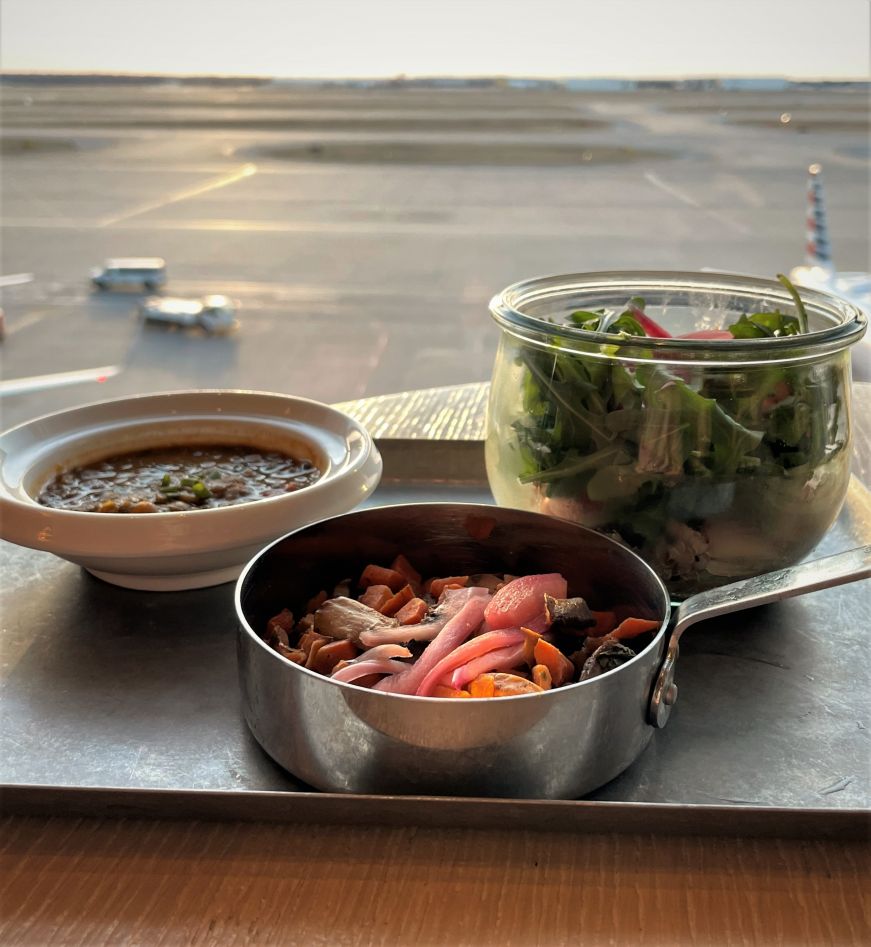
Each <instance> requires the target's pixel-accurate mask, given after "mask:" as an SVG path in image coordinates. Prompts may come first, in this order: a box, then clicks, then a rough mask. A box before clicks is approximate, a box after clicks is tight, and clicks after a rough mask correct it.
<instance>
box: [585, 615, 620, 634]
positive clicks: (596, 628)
mask: <svg viewBox="0 0 871 947" xmlns="http://www.w3.org/2000/svg"><path fill="white" fill-rule="evenodd" d="M591 614H592V616H593V618H595V619H596V624H595V625H593V627H592V628H590V629H589V630H588V634H589V635H590V637H592V638H601V637H602V635H607V634H608V632H609V631H610V630H611V629H612V628H614V627H615V625H616V624H617V616H616V615H615V614H614V613H613V612H592V613H591Z"/></svg>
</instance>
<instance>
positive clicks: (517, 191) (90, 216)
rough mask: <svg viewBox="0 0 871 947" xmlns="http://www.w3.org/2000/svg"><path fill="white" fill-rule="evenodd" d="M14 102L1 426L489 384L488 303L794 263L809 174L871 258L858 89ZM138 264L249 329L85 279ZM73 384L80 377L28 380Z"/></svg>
mask: <svg viewBox="0 0 871 947" xmlns="http://www.w3.org/2000/svg"><path fill="white" fill-rule="evenodd" d="M0 92H2V105H3V127H4V139H3V179H2V203H3V233H2V238H3V242H2V273H3V274H33V279H32V281H29V282H20V283H19V284H18V285H7V286H4V287H3V288H2V290H0V292H2V305H3V308H4V310H5V314H6V338H5V340H4V342H3V343H2V347H0V357H2V378H3V383H4V385H5V386H6V390H5V392H4V391H3V390H2V389H0V394H2V397H0V420H2V426H3V427H4V428H5V427H9V426H11V425H12V424H15V423H18V422H19V421H22V420H25V419H28V418H31V417H34V416H36V415H39V414H42V413H45V412H47V411H52V410H55V409H57V408H60V407H64V406H67V405H75V404H81V403H85V402H87V401H92V400H97V399H99V398H108V397H115V396H119V395H124V394H137V393H145V392H152V391H159V390H167V389H179V388H189V387H245V388H259V389H268V390H275V391H285V392H291V393H294V394H298V395H303V396H306V397H312V398H316V399H319V400H324V401H328V402H331V401H341V400H349V399H354V398H360V397H365V396H369V395H376V394H384V393H389V392H392V391H399V390H403V389H409V388H423V387H429V386H434V385H451V384H461V383H464V382H470V381H479V380H483V379H486V378H487V377H489V373H490V369H491V365H492V361H493V356H494V354H495V347H496V342H497V331H496V328H495V325H494V324H493V323H492V321H491V319H490V318H489V315H488V312H487V303H488V300H489V299H490V297H491V296H492V295H493V294H494V293H496V292H497V291H498V290H500V289H502V288H503V287H504V286H506V285H508V284H509V283H512V282H515V281H517V280H520V279H524V278H527V277H531V276H534V275H540V274H544V273H558V272H573V271H588V270H601V269H623V268H643V269H660V268H665V269H684V270H695V269H699V268H701V267H713V268H717V269H722V270H734V271H741V272H750V273H756V274H762V275H766V276H773V275H774V274H775V273H777V272H784V271H788V270H789V269H790V268H791V267H792V266H794V265H796V264H797V263H800V262H801V259H802V254H803V244H804V218H805V175H806V169H807V166H808V165H809V164H810V163H812V162H818V163H820V164H822V165H823V169H824V181H825V188H826V195H827V199H828V209H829V218H830V219H829V222H830V226H831V231H832V243H833V250H834V254H835V260H836V263H837V265H838V266H839V267H840V268H842V269H866V268H867V266H868V257H869V235H868V227H867V221H868V219H869V177H868V166H869V165H868V149H867V121H868V118H867V96H866V93H864V92H861V91H860V92H856V93H850V92H849V91H828V90H808V91H801V92H784V93H778V94H773V93H765V94H761V93H760V94H756V93H749V92H735V93H728V94H727V93H722V92H718V93H713V92H711V93H688V92H666V91H663V92H645V93H643V94H642V93H639V94H633V93H600V94H597V93H576V92H575V93H572V92H568V91H547V92H538V91H535V90H525V91H518V90H514V89H494V90H483V91H482V90H451V91H450V92H445V91H439V92H436V91H431V92H430V91H427V90H414V91H413V92H411V91H408V90H402V89H397V90H384V89H381V90H351V89H348V90H334V89H333V90H323V89H316V88H314V89H310V90H299V89H286V88H281V87H271V86H267V87H261V88H258V89H253V90H252V89H246V88H243V87H240V88H238V89H233V88H227V87H221V88H219V89H213V88H209V87H191V86H185V85H181V86H178V87H166V88H164V87H160V86H157V87H150V86H149V87H143V88H141V89H138V88H136V87H133V88H130V87H123V88H117V89H116V88H114V87H110V86H99V87H82V86H78V85H58V86H49V85H42V84H40V85H34V86H23V85H19V84H14V85H5V84H4V85H3V87H2V90H0ZM784 116H788V120H787V121H784V120H783V117H784ZM127 255H131V256H133V255H135V256H152V255H156V256H162V257H164V258H165V259H166V260H167V264H168V271H169V283H168V285H167V287H166V289H165V292H166V293H167V294H172V295H175V294H179V295H186V294H202V293H206V292H216V293H227V294H229V295H232V296H234V297H235V298H237V299H238V300H239V303H240V328H239V331H238V332H237V333H235V334H234V335H232V336H229V337H226V338H210V337H206V336H202V335H198V334H196V333H194V332H183V331H171V330H167V329H166V328H157V327H154V326H146V325H144V324H143V323H142V322H141V320H140V318H139V316H138V314H137V309H136V304H137V301H138V299H139V296H138V295H137V294H135V293H106V294H101V293H97V292H94V291H92V290H91V288H90V286H89V283H88V273H89V269H90V267H91V266H94V265H96V264H99V263H101V262H102V260H103V259H104V258H105V257H109V256H127ZM103 366H114V367H117V369H118V371H117V373H116V374H114V375H111V376H108V377H105V376H101V377H102V380H97V379H96V378H94V379H89V378H88V377H87V372H89V371H93V370H94V369H95V368H99V367H103ZM83 373H85V374H83ZM55 374H57V375H69V376H70V377H74V378H77V379H78V380H77V381H76V383H71V384H55V385H52V386H50V387H49V386H43V387H40V386H39V385H38V384H32V385H28V384H27V380H28V379H33V378H39V377H42V376H51V375H55ZM10 382H15V384H10Z"/></svg>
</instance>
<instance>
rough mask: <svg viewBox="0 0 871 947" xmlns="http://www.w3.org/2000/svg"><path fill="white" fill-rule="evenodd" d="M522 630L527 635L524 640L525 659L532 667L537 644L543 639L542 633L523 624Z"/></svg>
mask: <svg viewBox="0 0 871 947" xmlns="http://www.w3.org/2000/svg"><path fill="white" fill-rule="evenodd" d="M520 630H521V631H522V632H523V634H524V636H525V637H526V641H525V642H524V644H525V646H526V647H525V648H524V649H523V660H524V662H525V663H526V664H528V665H529V666H530V667H532V665H533V664H535V663H536V661H535V646H536V645H537V644H538V642H539V641H541V635H540V634H539V633H538V632H537V631H533V630H532V629H531V628H526V627H524V626H521V628H520Z"/></svg>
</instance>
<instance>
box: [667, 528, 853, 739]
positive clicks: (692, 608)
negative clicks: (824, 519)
mask: <svg viewBox="0 0 871 947" xmlns="http://www.w3.org/2000/svg"><path fill="white" fill-rule="evenodd" d="M869 577H871V545H869V546H860V547H858V548H857V549H850V550H848V551H847V552H839V553H838V554H837V555H834V556H827V557H826V558H825V559H815V560H813V561H812V562H803V563H801V564H800V565H797V566H790V567H789V568H788V569H779V570H778V571H777V572H768V573H766V574H765V575H757V576H754V577H753V578H751V579H743V580H742V581H740V582H733V583H732V584H731V585H723V586H721V587H720V588H718V589H711V590H710V591H708V592H699V593H698V594H697V595H692V596H690V598H688V599H686V600H685V601H684V602H683V603H682V604H681V605H680V606H679V607H678V609H677V612H676V614H675V621H674V627H673V629H672V632H671V638H670V639H669V642H668V647H667V648H666V652H665V658H664V660H663V662H662V666H661V667H660V669H659V674H658V675H657V678H656V682H655V684H654V686H653V694H652V695H651V698H650V706H649V709H648V721H649V723H651V724H652V725H653V726H654V727H664V726H665V724H666V721H667V720H668V716H669V714H670V713H671V708H672V705H673V704H674V702H675V701H676V700H677V685H676V684H675V683H674V666H675V662H676V661H677V656H678V651H679V647H678V643H679V640H680V636H681V635H682V634H683V633H684V631H685V630H686V629H687V628H689V626H690V625H694V624H695V623H696V622H698V621H702V620H703V619H705V618H713V617H714V616H715V615H724V614H726V612H737V611H740V610H741V609H743V608H751V607H753V606H755V605H765V604H767V603H768V602H779V601H780V600H781V599H784V598H791V597H792V596H793V595H803V594H804V593H805V592H816V591H818V590H819V589H828V588H832V587H833V586H836V585H845V584H846V583H847V582H856V581H858V580H859V579H867V578H869Z"/></svg>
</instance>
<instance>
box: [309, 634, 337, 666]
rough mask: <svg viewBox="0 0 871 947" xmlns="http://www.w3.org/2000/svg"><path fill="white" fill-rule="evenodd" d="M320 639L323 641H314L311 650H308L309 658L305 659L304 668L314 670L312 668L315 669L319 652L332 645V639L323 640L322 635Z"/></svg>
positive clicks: (319, 636)
mask: <svg viewBox="0 0 871 947" xmlns="http://www.w3.org/2000/svg"><path fill="white" fill-rule="evenodd" d="M318 638H320V639H321V640H320V641H312V643H311V645H310V647H309V649H308V657H307V658H306V659H305V664H304V665H303V667H307V668H312V667H314V664H315V659H316V658H317V656H318V652H319V651H320V650H321V648H323V647H325V646H326V645H328V644H329V643H330V641H331V640H332V639H331V638H326V639H325V638H323V636H322V635H318Z"/></svg>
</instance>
